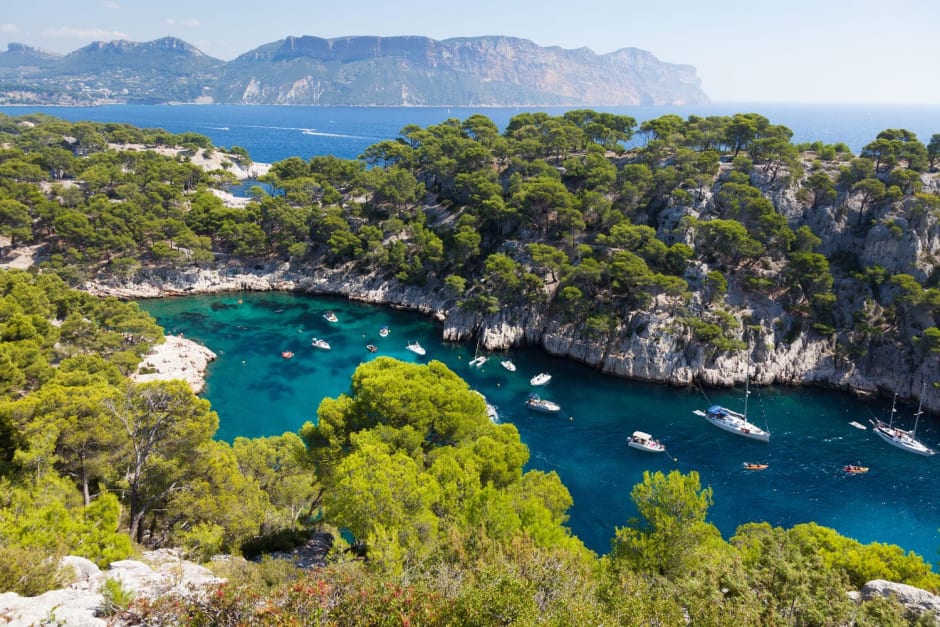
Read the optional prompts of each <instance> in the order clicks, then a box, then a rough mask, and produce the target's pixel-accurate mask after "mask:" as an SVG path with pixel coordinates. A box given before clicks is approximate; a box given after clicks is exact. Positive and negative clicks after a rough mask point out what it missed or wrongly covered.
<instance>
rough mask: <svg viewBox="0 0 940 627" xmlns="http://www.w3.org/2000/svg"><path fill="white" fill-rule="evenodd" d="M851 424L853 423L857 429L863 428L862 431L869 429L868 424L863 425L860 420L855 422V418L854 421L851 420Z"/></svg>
mask: <svg viewBox="0 0 940 627" xmlns="http://www.w3.org/2000/svg"><path fill="white" fill-rule="evenodd" d="M849 424H850V425H852V426H853V427H855V428H856V429H861V430H862V431H865V430H866V429H868V427H866V426H865V425H863V424H862V423H860V422H855V421H854V420H853V421H852V422H850V423H849Z"/></svg>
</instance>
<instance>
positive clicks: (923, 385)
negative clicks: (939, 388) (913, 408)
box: [911, 381, 927, 437]
mask: <svg viewBox="0 0 940 627" xmlns="http://www.w3.org/2000/svg"><path fill="white" fill-rule="evenodd" d="M926 390H927V382H926V381H924V382H923V383H921V386H920V402H919V403H917V413H916V414H914V430H913V431H911V437H914V436H916V435H917V423H918V422H920V415H921V414H922V413H924V412H923V411H921V410H922V409H923V407H924V392H925V391H926Z"/></svg>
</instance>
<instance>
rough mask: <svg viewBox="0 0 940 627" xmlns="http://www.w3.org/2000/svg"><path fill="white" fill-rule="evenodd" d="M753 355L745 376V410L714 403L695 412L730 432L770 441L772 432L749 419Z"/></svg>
mask: <svg viewBox="0 0 940 627" xmlns="http://www.w3.org/2000/svg"><path fill="white" fill-rule="evenodd" d="M750 381H751V356H750V352H749V353H748V359H747V370H746V374H745V378H744V411H743V412H737V411H734V410H733V409H728V408H727V407H722V406H721V405H712V406H711V407H709V408H708V409H707V410H706V411H702V410H701V409H696V410H695V411H694V412H693V413H695V415H697V416H703V417H704V418H705V420H707V421H708V422H710V423H712V424H713V425H715V426H716V427H718V428H719V429H724V430H725V431H727V432H728V433H733V434H735V435H740V436H742V437H745V438H750V439H752V440H759V441H761V442H770V432H769V431H766V430H765V429H761V428H760V427H758V426H757V425H755V424H754V423H752V422H749V421H748V419H747V398H748V396H750V394H751V386H750Z"/></svg>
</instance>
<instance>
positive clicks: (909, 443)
mask: <svg viewBox="0 0 940 627" xmlns="http://www.w3.org/2000/svg"><path fill="white" fill-rule="evenodd" d="M926 389H927V384H926V383H924V384H923V386H922V387H921V388H920V403H918V405H917V413H916V414H914V428H913V429H912V430H910V431H906V430H904V429H900V428H898V427H895V426H894V414H895V412H896V411H897V410H896V409H895V406H896V403H897V399H898V395H897V394H895V395H894V399H893V400H892V401H891V418H890V419H889V420H888V422H887V423H884V422H883V421H881V420H878V419H877V418H876V419H875V420H872V421H871V423H872V425H873V431H874V432H875V433H876V434H877V435H878V437H880V438H881V439H882V440H884V441H885V442H887V443H888V444H890V445H892V446H896V447H898V448H899V449H901V450H904V451H907V452H909V453H916V454H918V455H925V456H929V455H934V454H936V451H934V450H933V449H931V448H929V447H928V446H927V445H926V444H924V443H923V442H921V441H919V440H918V439H917V423H918V422H920V415H921V414H922V413H924V412H923V407H924V392H925V391H926Z"/></svg>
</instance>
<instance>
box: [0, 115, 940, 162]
mask: <svg viewBox="0 0 940 627" xmlns="http://www.w3.org/2000/svg"><path fill="white" fill-rule="evenodd" d="M594 109H595V110H597V111H609V112H613V113H619V114H624V115H630V116H632V117H634V118H635V119H636V120H637V122H638V123H641V122H643V121H645V120H649V119H653V118H657V117H659V116H661V115H665V114H667V113H675V114H677V115H679V116H681V117H682V118H687V117H688V116H690V115H699V116H709V115H733V114H735V113H751V112H754V113H760V114H761V115H763V116H765V117H766V118H768V119H769V120H770V121H771V122H772V123H774V124H783V125H784V126H786V127H788V128H789V129H790V130H792V131H793V141H794V142H797V143H801V142H811V141H816V140H820V141H823V142H825V143H827V144H829V143H836V142H840V141H841V142H845V143H846V144H847V145H848V146H849V148H851V149H852V151H853V152H854V153H856V154H858V153H859V152H860V151H861V148H862V146H864V145H865V144H867V143H869V142H871V141H872V140H874V139H875V136H876V135H878V133H880V132H881V131H883V130H885V129H889V128H905V129H907V130H909V131H913V132H914V133H916V134H917V137H918V138H919V139H920V140H921V141H922V142H923V143H925V144H926V143H927V142H928V141H930V137H931V136H932V135H933V134H934V133H940V107H938V106H931V105H908V106H904V105H794V104H767V103H718V104H708V105H695V106H684V107H680V106H676V107H594ZM566 110H567V109H565V108H556V107H547V108H546V107H542V108H527V107H493V108H482V109H481V108H460V107H452V108H446V107H284V106H273V105H258V106H244V105H107V106H98V107H0V112H2V113H6V114H7V115H13V116H16V115H22V114H24V113H32V112H37V111H39V112H43V113H48V114H49V115H54V116H57V117H60V118H63V119H66V120H70V121H79V120H91V121H96V122H127V123H129V124H133V125H134V126H138V127H143V128H162V129H165V130H167V131H170V132H172V133H182V132H186V131H192V132H195V133H201V134H203V135H206V136H207V137H209V138H210V139H211V140H212V143H213V144H215V145H216V146H220V147H221V146H224V147H232V146H241V147H242V148H245V149H247V150H248V152H249V154H251V158H252V159H254V160H255V161H260V162H262V163H272V162H274V161H279V160H281V159H286V158H287V157H292V156H298V157H303V158H304V159H309V158H310V157H312V156H315V155H324V154H333V155H336V156H337V157H341V158H345V159H355V158H356V157H358V156H359V155H360V154H362V151H363V150H364V149H365V148H367V147H368V146H370V145H372V144H374V143H376V142H378V141H380V140H383V139H392V138H395V137H397V136H398V133H399V131H400V130H401V129H402V128H404V127H405V126H406V125H408V124H417V125H419V126H422V127H424V126H430V125H432V124H439V123H441V122H443V121H444V120H447V119H449V118H456V119H458V120H465V119H466V118H468V117H469V116H471V115H472V114H474V113H482V114H483V115H486V116H487V117H489V118H490V119H491V120H493V122H495V123H496V125H497V126H499V127H500V128H501V129H503V128H505V127H506V125H507V124H508V122H509V120H510V118H512V116H514V115H516V114H518V113H521V112H523V111H547V112H548V113H550V114H552V115H561V114H562V113H564V112H565V111H566ZM637 141H642V140H640V139H638V140H637Z"/></svg>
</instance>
